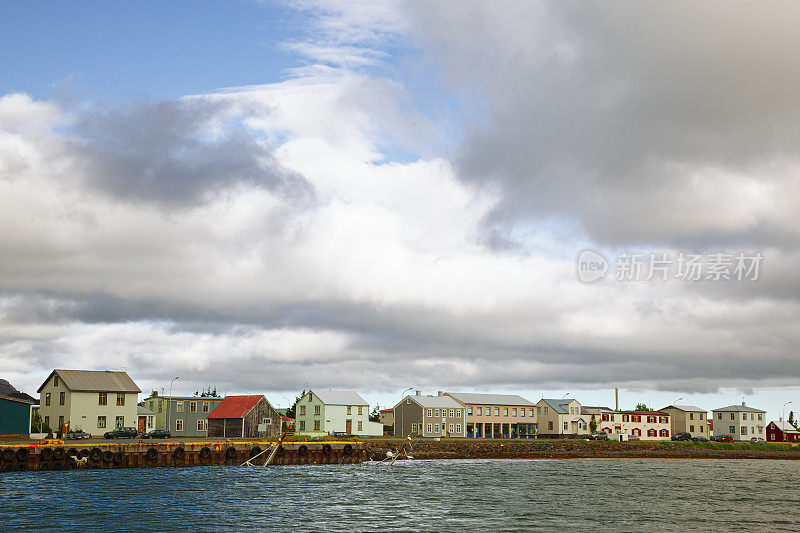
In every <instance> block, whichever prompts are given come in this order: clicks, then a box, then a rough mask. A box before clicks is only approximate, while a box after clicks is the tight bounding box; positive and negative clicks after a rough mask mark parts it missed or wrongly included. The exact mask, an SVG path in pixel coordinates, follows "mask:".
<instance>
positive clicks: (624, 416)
mask: <svg viewBox="0 0 800 533" xmlns="http://www.w3.org/2000/svg"><path fill="white" fill-rule="evenodd" d="M622 421H623V422H630V421H631V415H622Z"/></svg>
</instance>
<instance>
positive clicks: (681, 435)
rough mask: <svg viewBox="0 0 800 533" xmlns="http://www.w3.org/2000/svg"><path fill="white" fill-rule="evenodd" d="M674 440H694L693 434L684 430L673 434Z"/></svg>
mask: <svg viewBox="0 0 800 533" xmlns="http://www.w3.org/2000/svg"><path fill="white" fill-rule="evenodd" d="M672 440H674V441H689V440H692V434H691V433H686V432H684V433H676V434H675V435H673V436H672Z"/></svg>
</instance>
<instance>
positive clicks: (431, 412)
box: [428, 409, 433, 417]
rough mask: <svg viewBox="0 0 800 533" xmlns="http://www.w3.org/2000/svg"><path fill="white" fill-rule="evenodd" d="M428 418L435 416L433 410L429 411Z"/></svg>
mask: <svg viewBox="0 0 800 533" xmlns="http://www.w3.org/2000/svg"><path fill="white" fill-rule="evenodd" d="M428 416H429V417H431V416H433V409H428Z"/></svg>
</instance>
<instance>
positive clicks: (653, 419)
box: [647, 416, 656, 424]
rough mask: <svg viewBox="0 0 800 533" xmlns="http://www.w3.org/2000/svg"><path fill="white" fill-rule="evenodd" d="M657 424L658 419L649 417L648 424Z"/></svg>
mask: <svg viewBox="0 0 800 533" xmlns="http://www.w3.org/2000/svg"><path fill="white" fill-rule="evenodd" d="M655 422H656V417H654V416H648V417H647V423H648V424H655Z"/></svg>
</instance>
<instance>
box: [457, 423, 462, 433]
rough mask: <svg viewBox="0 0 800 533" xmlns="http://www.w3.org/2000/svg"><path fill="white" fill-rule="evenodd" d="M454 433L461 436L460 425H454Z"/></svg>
mask: <svg viewBox="0 0 800 533" xmlns="http://www.w3.org/2000/svg"><path fill="white" fill-rule="evenodd" d="M456 433H458V434H461V424H456Z"/></svg>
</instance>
